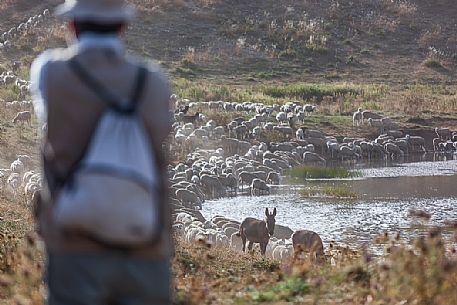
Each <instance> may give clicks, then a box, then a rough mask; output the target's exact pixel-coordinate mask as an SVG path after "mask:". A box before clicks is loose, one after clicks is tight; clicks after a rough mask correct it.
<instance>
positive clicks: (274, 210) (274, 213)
mask: <svg viewBox="0 0 457 305" xmlns="http://www.w3.org/2000/svg"><path fill="white" fill-rule="evenodd" d="M273 216H276V208H274V209H273Z"/></svg>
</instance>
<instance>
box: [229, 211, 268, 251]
mask: <svg viewBox="0 0 457 305" xmlns="http://www.w3.org/2000/svg"><path fill="white" fill-rule="evenodd" d="M265 216H266V217H265V220H258V219H255V218H252V217H248V218H246V219H245V220H243V222H242V223H241V225H240V231H239V232H238V233H237V236H241V241H242V244H243V252H244V251H245V250H246V240H248V241H249V245H248V249H249V250H252V246H253V245H254V243H259V244H260V253H262V255H265V251H266V249H267V244H268V241H269V240H270V236H271V235H273V233H274V229H275V222H276V221H275V216H276V208H274V209H273V213H271V214H270V213H269V212H268V208H266V209H265Z"/></svg>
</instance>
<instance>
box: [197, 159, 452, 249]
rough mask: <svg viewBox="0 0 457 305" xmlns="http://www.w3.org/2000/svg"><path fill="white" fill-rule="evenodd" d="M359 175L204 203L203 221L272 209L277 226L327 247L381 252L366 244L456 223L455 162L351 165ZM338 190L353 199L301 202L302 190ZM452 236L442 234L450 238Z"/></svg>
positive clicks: (259, 214) (406, 238) (255, 214)
mask: <svg viewBox="0 0 457 305" xmlns="http://www.w3.org/2000/svg"><path fill="white" fill-rule="evenodd" d="M357 170H359V171H360V172H361V174H362V177H360V178H356V179H352V180H326V181H322V180H320V181H308V182H305V183H304V184H302V185H298V186H297V185H294V184H289V185H281V186H279V187H278V188H275V190H274V191H273V194H272V195H269V196H258V197H250V196H240V197H236V198H224V199H219V200H212V201H207V202H205V203H204V204H203V210H202V213H203V215H204V216H205V217H206V218H210V217H212V216H214V215H223V216H226V217H229V218H232V219H236V220H239V221H241V220H242V219H244V218H245V217H256V218H263V215H264V210H265V208H266V207H269V208H273V207H276V208H277V209H278V214H277V217H276V219H277V223H279V224H282V225H287V226H289V227H290V228H291V229H293V230H298V229H307V230H312V231H315V232H317V233H319V234H320V235H321V237H322V240H323V241H324V244H328V243H329V242H330V241H335V242H337V243H338V244H341V245H348V246H350V247H353V248H359V247H361V246H364V245H367V246H368V247H370V248H371V249H372V250H373V251H375V252H378V251H381V250H382V248H381V247H380V246H376V245H374V244H373V243H372V240H373V239H374V238H375V237H376V236H378V235H379V234H383V233H384V232H385V231H387V232H389V233H394V232H399V233H400V236H401V238H402V240H404V241H408V242H409V241H411V239H412V238H414V237H416V236H418V235H419V234H424V232H426V230H427V228H429V227H431V226H435V225H442V224H443V222H444V221H445V220H457V204H456V203H457V160H449V161H426V162H410V163H390V164H384V165H382V166H380V165H379V164H377V165H373V164H371V165H370V164H369V165H360V164H358V165H357ZM322 185H325V186H328V185H330V186H343V187H345V188H348V189H351V190H352V191H353V192H354V193H356V194H357V198H356V199H329V198H306V197H303V196H302V195H301V194H300V190H302V189H303V188H305V187H312V188H316V187H320V186H322ZM412 208H413V209H420V210H424V211H427V212H429V213H431V215H432V216H431V218H430V219H429V220H428V221H427V220H423V219H416V218H413V217H411V216H409V215H408V214H409V213H408V211H409V209H412ZM451 233H452V232H450V231H449V232H444V236H445V238H446V239H447V240H449V241H450V240H451V237H452V234H451Z"/></svg>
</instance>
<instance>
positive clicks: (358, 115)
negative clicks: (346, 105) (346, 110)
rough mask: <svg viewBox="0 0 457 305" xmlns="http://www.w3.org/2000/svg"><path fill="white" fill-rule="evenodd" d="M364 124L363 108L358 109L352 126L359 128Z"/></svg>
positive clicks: (353, 116) (353, 117)
mask: <svg viewBox="0 0 457 305" xmlns="http://www.w3.org/2000/svg"><path fill="white" fill-rule="evenodd" d="M362 122H363V116H362V108H359V109H357V111H356V112H354V114H353V115H352V126H359V125H361V124H362Z"/></svg>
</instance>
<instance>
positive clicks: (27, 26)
mask: <svg viewBox="0 0 457 305" xmlns="http://www.w3.org/2000/svg"><path fill="white" fill-rule="evenodd" d="M50 17H51V13H50V11H49V9H45V10H44V11H43V12H42V13H41V14H37V15H35V16H32V17H30V18H28V19H27V21H25V22H23V23H21V24H19V25H18V26H15V27H12V28H10V29H9V30H8V31H5V32H3V33H2V34H0V50H1V49H6V48H9V47H11V45H12V41H13V39H15V38H16V37H18V36H21V35H25V34H27V33H30V32H33V31H34V30H35V29H36V27H37V26H39V25H40V24H42V23H43V22H44V21H45V20H47V19H49V18H50Z"/></svg>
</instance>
